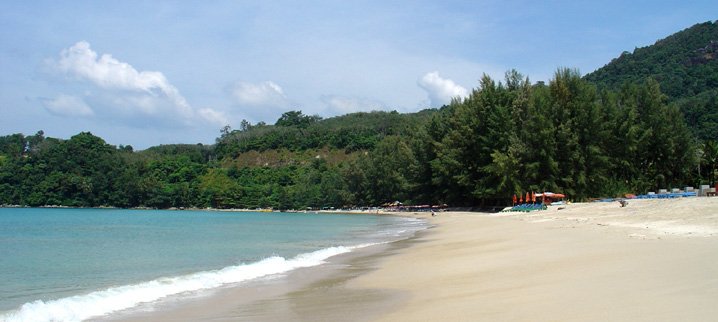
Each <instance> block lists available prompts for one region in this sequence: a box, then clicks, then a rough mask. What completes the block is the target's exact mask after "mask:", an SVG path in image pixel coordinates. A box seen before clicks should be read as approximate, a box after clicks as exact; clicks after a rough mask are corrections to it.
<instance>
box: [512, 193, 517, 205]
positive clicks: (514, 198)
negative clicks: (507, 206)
mask: <svg viewBox="0 0 718 322" xmlns="http://www.w3.org/2000/svg"><path fill="white" fill-rule="evenodd" d="M512 200H513V202H514V205H515V204H516V194H514V197H513V199H512Z"/></svg>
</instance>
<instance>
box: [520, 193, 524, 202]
mask: <svg viewBox="0 0 718 322" xmlns="http://www.w3.org/2000/svg"><path fill="white" fill-rule="evenodd" d="M519 196H520V197H519V203H524V194H523V193H522V194H519Z"/></svg>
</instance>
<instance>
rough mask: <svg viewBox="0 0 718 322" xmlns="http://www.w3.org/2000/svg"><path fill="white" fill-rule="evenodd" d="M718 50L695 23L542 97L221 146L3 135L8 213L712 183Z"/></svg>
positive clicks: (2, 180)
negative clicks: (16, 209)
mask: <svg viewBox="0 0 718 322" xmlns="http://www.w3.org/2000/svg"><path fill="white" fill-rule="evenodd" d="M715 41H718V27H717V24H716V23H710V22H709V23H705V24H698V25H696V26H693V27H691V28H689V29H686V30H684V31H681V32H679V33H677V34H675V35H672V36H670V37H668V38H666V39H664V40H660V41H658V42H657V43H656V44H655V45H653V46H649V47H646V48H641V49H636V51H634V53H633V54H630V53H624V54H623V55H621V57H619V58H617V59H615V60H614V61H612V62H611V63H609V64H608V65H606V66H604V67H603V68H601V69H599V70H597V71H596V72H594V73H591V74H588V75H586V76H585V77H582V76H581V74H580V73H579V71H577V70H574V69H569V68H560V69H558V70H557V71H556V73H555V74H554V76H553V78H552V79H551V80H550V81H548V82H547V83H544V82H539V83H536V84H533V83H531V81H530V80H529V78H528V77H526V76H524V75H522V74H521V73H519V72H517V71H515V70H511V71H508V72H507V73H506V75H505V78H504V79H503V80H495V79H492V78H490V77H489V76H486V75H484V76H483V77H481V79H480V81H479V84H478V86H477V87H476V88H475V89H473V90H472V92H471V94H470V95H469V96H468V97H467V98H464V99H458V98H457V99H455V100H454V101H453V102H452V103H451V104H448V105H446V106H443V107H441V108H440V109H427V110H423V111H420V112H417V113H408V114H401V113H397V112H382V111H375V112H369V113H352V114H348V115H343V116H338V117H333V118H327V119H323V118H321V117H320V116H317V115H305V114H303V113H302V112H301V111H289V112H286V113H284V114H283V115H282V116H281V117H280V118H279V119H278V120H277V121H276V122H275V123H274V124H265V123H258V124H251V123H250V122H247V121H243V122H242V123H240V124H239V125H238V126H237V128H236V129H233V128H231V127H230V126H227V127H225V128H223V129H221V130H220V131H219V132H218V135H219V137H218V138H217V140H216V142H215V144H212V145H202V144H196V145H192V144H185V145H161V146H156V147H152V148H149V149H146V150H142V151H134V150H133V148H132V147H131V146H122V145H120V146H113V145H109V144H107V143H106V142H105V141H104V140H103V139H102V138H100V137H97V136H95V135H93V134H91V133H89V132H83V133H79V134H77V135H75V136H73V137H71V138H70V139H67V140H63V139H57V138H49V137H45V136H44V133H43V132H42V131H39V132H37V133H36V134H34V135H23V134H13V135H8V136H3V137H0V205H22V206H43V205H58V206H72V207H99V206H113V207H149V208H171V207H176V208H182V207H185V208H189V207H193V208H206V207H212V208H250V209H253V208H274V209H283V210H285V209H307V208H312V209H318V208H326V207H335V208H344V207H361V206H378V205H381V204H384V203H387V202H392V201H394V200H399V201H402V202H404V203H405V204H414V205H417V204H433V205H436V204H448V205H449V206H454V207H476V208H481V207H493V206H500V205H506V204H508V203H510V198H511V196H512V195H513V194H517V193H521V192H525V191H554V192H562V193H564V194H566V195H567V196H568V197H569V198H570V199H572V200H576V201H582V200H588V199H590V198H594V197H613V196H622V195H623V194H626V193H645V192H647V191H656V190H657V189H659V188H672V187H684V186H698V185H700V184H711V185H713V184H715V181H716V174H717V172H718V143H717V140H718V137H717V136H718V101H717V98H718V94H717V93H718V79H716V77H718V76H716V75H718V69H716V66H717V64H718V59H715V58H718V57H716V54H715V51H713V52H711V51H710V50H711V48H714V47H711V46H713V45H712V44H716V42H715ZM676 48H678V49H676ZM695 54H700V55H699V56H700V57H702V58H700V59H699V58H695V57H694V56H691V55H695ZM674 56H675V57H676V58H675V59H674V60H675V61H676V63H675V64H673V63H671V64H664V63H661V62H662V61H666V59H668V58H670V57H674ZM686 57H688V58H686ZM692 57H693V58H692ZM696 57H697V56H696ZM671 59H673V58H671ZM674 60H670V61H671V62H672V61H674ZM631 62H632V63H631ZM624 65H625V66H624ZM626 66H628V67H626ZM679 69H685V70H686V71H685V72H681V71H680V70H679ZM644 70H645V71H646V72H645V73H643V71H644ZM706 70H707V71H706ZM681 73H683V74H681ZM626 75H630V77H629V76H626ZM676 75H678V76H676ZM676 77H677V78H676ZM676 79H679V80H680V81H678V80H676ZM689 91H690V92H689Z"/></svg>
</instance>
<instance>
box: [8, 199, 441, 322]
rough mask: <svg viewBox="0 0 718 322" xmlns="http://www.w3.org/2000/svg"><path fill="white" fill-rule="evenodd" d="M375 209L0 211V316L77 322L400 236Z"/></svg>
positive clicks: (397, 226) (390, 219) (400, 221)
mask: <svg viewBox="0 0 718 322" xmlns="http://www.w3.org/2000/svg"><path fill="white" fill-rule="evenodd" d="M427 226H428V224H427V222H426V221H423V220H420V219H414V218H404V217H397V216H376V215H343V214H316V213H279V212H225V211H195V210H175V211H173V210H128V209H73V208H0V321H8V322H9V321H82V320H86V319H89V318H98V317H103V316H111V314H113V313H116V312H119V311H122V310H128V309H132V308H133V307H137V306H139V305H144V304H147V303H152V302H155V301H159V300H163V299H166V298H168V297H172V296H178V295H183V294H189V295H192V294H196V293H201V292H207V291H211V290H212V289H217V288H222V287H234V286H236V287H241V286H242V284H243V283H247V282H249V281H252V280H256V279H261V278H267V277H268V276H272V275H277V274H286V273H288V272H290V271H292V270H295V269H298V268H303V267H312V266H317V265H321V264H323V263H325V261H326V260H327V259H328V258H330V257H332V256H335V255H339V254H343V253H348V252H351V251H354V250H357V249H359V248H364V247H368V246H371V245H377V244H383V243H388V242H392V241H396V240H401V239H406V238H409V237H410V236H412V235H414V234H415V233H416V232H417V231H419V230H422V229H425V228H427Z"/></svg>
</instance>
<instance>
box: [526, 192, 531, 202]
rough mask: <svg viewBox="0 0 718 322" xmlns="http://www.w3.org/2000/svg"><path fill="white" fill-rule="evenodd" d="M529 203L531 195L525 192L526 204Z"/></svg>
mask: <svg viewBox="0 0 718 322" xmlns="http://www.w3.org/2000/svg"><path fill="white" fill-rule="evenodd" d="M529 201H531V194H529V192H528V191H526V203H528V202H529Z"/></svg>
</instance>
